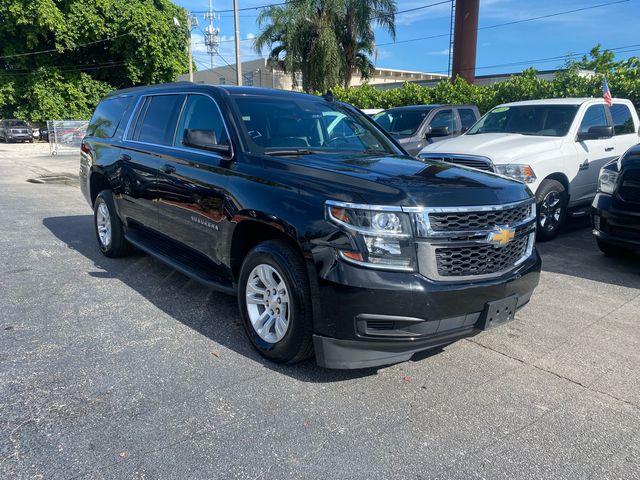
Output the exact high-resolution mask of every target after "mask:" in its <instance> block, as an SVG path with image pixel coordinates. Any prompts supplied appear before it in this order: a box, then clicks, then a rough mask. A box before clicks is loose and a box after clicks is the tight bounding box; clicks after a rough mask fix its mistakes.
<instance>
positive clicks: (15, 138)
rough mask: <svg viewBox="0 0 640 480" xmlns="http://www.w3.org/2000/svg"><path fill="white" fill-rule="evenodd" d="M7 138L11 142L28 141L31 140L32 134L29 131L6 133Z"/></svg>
mask: <svg viewBox="0 0 640 480" xmlns="http://www.w3.org/2000/svg"><path fill="white" fill-rule="evenodd" d="M7 140H9V141H12V142H28V141H30V140H33V136H32V135H31V134H29V133H7Z"/></svg>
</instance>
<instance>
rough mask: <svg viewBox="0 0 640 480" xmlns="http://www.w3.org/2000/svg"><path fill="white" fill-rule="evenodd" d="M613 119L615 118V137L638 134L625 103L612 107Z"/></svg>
mask: <svg viewBox="0 0 640 480" xmlns="http://www.w3.org/2000/svg"><path fill="white" fill-rule="evenodd" d="M611 117H612V118H613V128H614V134H615V135H627V134H629V133H636V129H635V126H634V124H633V117H632V116H631V111H630V110H629V107H627V106H626V105H625V104H623V103H616V104H613V105H611Z"/></svg>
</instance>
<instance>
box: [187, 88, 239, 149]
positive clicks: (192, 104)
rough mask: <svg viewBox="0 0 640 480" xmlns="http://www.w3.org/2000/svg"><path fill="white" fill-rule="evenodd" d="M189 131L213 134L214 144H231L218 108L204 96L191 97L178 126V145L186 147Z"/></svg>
mask: <svg viewBox="0 0 640 480" xmlns="http://www.w3.org/2000/svg"><path fill="white" fill-rule="evenodd" d="M187 130H203V131H207V132H212V133H213V136H212V137H211V138H212V139H214V140H215V141H214V142H213V143H216V144H219V145H220V144H223V145H228V144H229V138H228V136H227V130H226V129H225V127H224V123H223V121H222V116H221V115H220V110H218V106H217V105H216V104H215V103H214V102H213V100H211V99H210V98H209V97H205V96H204V95H189V98H188V99H187V103H186V104H185V106H184V109H183V112H182V117H181V118H180V123H179V124H178V130H177V134H176V141H175V144H176V145H178V146H181V147H182V146H185V145H184V139H185V133H186V131H187Z"/></svg>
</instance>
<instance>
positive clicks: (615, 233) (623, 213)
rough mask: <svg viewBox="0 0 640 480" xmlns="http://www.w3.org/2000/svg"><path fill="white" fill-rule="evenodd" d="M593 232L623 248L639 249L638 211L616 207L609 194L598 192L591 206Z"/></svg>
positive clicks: (639, 214) (639, 225) (603, 239)
mask: <svg viewBox="0 0 640 480" xmlns="http://www.w3.org/2000/svg"><path fill="white" fill-rule="evenodd" d="M591 225H593V228H594V229H593V234H594V235H595V236H596V237H597V238H599V239H601V240H602V241H605V242H607V243H611V244H614V245H618V246H620V247H623V248H632V249H635V250H638V251H640V211H632V210H622V209H620V208H616V207H615V205H614V199H613V197H612V196H611V195H608V194H605V193H598V194H597V195H596V197H595V199H594V200H593V204H592V206H591Z"/></svg>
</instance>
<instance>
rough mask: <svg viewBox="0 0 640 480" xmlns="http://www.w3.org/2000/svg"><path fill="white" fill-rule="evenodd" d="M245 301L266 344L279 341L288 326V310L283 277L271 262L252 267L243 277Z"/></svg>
mask: <svg viewBox="0 0 640 480" xmlns="http://www.w3.org/2000/svg"><path fill="white" fill-rule="evenodd" d="M245 301H246V305H247V313H248V314H249V321H250V322H251V326H252V327H253V329H254V330H255V332H256V333H257V334H258V336H259V337H260V338H261V339H262V340H264V341H265V342H269V343H277V342H279V341H280V340H282V339H283V338H284V336H285V335H286V333H287V330H288V329H289V319H290V312H291V309H290V308H289V292H288V290H287V285H286V284H285V281H284V278H283V276H282V275H281V274H280V273H279V272H278V271H277V270H276V269H275V268H273V267H272V266H271V265H267V264H264V263H263V264H260V265H258V266H256V267H255V268H254V269H253V270H252V271H251V273H250V274H249V277H248V279H247V288H246V294H245Z"/></svg>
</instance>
